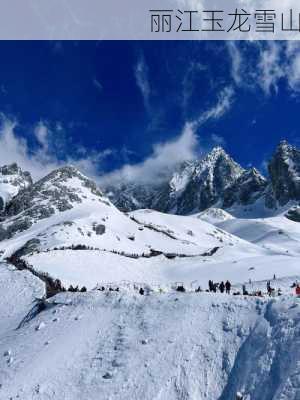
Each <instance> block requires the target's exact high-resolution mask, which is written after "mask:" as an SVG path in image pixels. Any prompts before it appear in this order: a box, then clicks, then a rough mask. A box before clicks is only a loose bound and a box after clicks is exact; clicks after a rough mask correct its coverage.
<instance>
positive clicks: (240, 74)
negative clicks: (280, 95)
mask: <svg viewBox="0 0 300 400" xmlns="http://www.w3.org/2000/svg"><path fill="white" fill-rule="evenodd" d="M227 49H228V52H229V56H230V59H231V75H232V78H233V80H234V83H235V84H236V85H237V86H240V87H243V88H247V89H252V90H254V89H257V87H259V88H260V89H262V91H263V93H264V94H265V95H266V96H269V95H271V94H272V93H277V92H278V86H279V83H280V81H282V82H283V83H285V84H286V85H287V87H288V88H289V89H290V91H291V94H297V93H298V92H299V91H300V45H299V42H298V41H287V42H278V41H265V42H259V41H254V42H243V43H242V44H239V43H238V42H228V44H227Z"/></svg>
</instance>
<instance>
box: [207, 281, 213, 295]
mask: <svg viewBox="0 0 300 400" xmlns="http://www.w3.org/2000/svg"><path fill="white" fill-rule="evenodd" d="M208 289H209V291H210V292H213V290H214V283H213V281H211V280H209V281H208Z"/></svg>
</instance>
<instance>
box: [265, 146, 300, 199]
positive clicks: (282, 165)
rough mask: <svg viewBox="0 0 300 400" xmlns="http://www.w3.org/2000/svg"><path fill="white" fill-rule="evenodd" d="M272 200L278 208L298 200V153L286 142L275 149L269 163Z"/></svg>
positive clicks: (299, 173)
mask: <svg viewBox="0 0 300 400" xmlns="http://www.w3.org/2000/svg"><path fill="white" fill-rule="evenodd" d="M269 174H270V179H271V185H272V193H273V197H274V199H275V200H276V201H277V202H278V204H279V205H280V206H283V205H285V204H286V203H288V202H289V201H290V200H300V151H299V150H298V149H297V148H296V147H293V146H291V145H289V144H288V143H287V142H286V141H283V142H281V143H280V144H279V146H278V147H277V149H276V151H275V154H274V155H273V157H272V159H271V161H270V163H269Z"/></svg>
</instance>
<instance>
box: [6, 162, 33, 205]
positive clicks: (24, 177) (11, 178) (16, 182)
mask: <svg viewBox="0 0 300 400" xmlns="http://www.w3.org/2000/svg"><path fill="white" fill-rule="evenodd" d="M30 185H32V178H31V175H30V173H29V172H26V171H23V170H22V169H21V168H20V167H19V166H18V165H17V164H16V163H13V164H10V165H4V166H3V167H0V213H1V212H3V210H4V208H5V205H6V204H7V203H8V202H9V201H10V200H11V199H12V198H13V197H14V196H16V195H17V194H18V193H19V191H20V190H23V189H26V188H28V187H29V186H30Z"/></svg>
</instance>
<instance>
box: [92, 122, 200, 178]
mask: <svg viewBox="0 0 300 400" xmlns="http://www.w3.org/2000/svg"><path fill="white" fill-rule="evenodd" d="M196 151H197V137H196V134H195V131H194V129H193V128H192V125H191V124H190V123H187V124H186V125H185V127H184V129H183V132H182V134H181V135H180V136H178V137H177V138H175V139H173V140H171V141H168V142H165V143H157V144H155V145H154V146H153V149H152V154H151V155H150V156H149V157H148V158H147V159H146V160H144V161H143V162H141V163H138V164H134V165H129V164H127V165H125V166H123V167H122V168H121V169H120V170H117V171H114V172H112V173H110V174H107V175H105V176H103V177H102V179H100V184H101V183H102V184H104V185H107V184H112V183H115V182H117V183H118V182H122V181H123V182H124V181H128V182H133V181H134V182H139V183H144V184H147V183H160V182H161V181H164V180H165V179H166V178H167V177H168V176H169V174H170V172H171V171H172V169H173V168H174V167H175V166H176V165H177V164H178V163H180V162H182V161H184V160H191V159H193V158H195V156H196Z"/></svg>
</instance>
